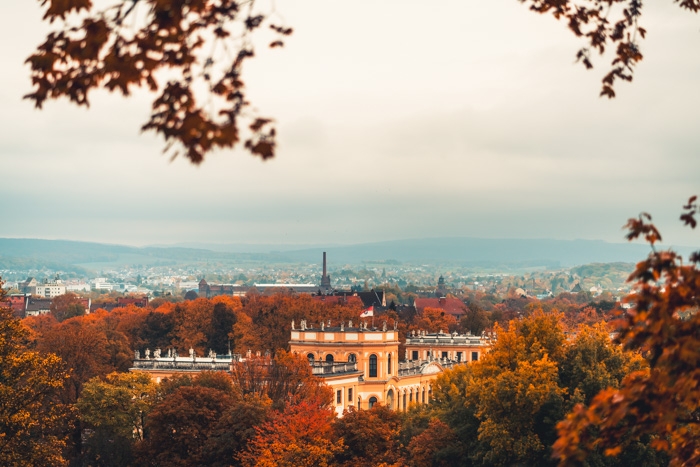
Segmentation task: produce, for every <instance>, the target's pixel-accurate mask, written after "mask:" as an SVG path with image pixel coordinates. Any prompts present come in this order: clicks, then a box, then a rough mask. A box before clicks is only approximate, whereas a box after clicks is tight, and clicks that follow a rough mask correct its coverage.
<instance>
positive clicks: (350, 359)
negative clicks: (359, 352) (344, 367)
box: [348, 353, 357, 363]
mask: <svg viewBox="0 0 700 467" xmlns="http://www.w3.org/2000/svg"><path fill="white" fill-rule="evenodd" d="M356 361H357V356H356V355H355V354H354V353H351V354H350V355H348V363H355V362H356Z"/></svg>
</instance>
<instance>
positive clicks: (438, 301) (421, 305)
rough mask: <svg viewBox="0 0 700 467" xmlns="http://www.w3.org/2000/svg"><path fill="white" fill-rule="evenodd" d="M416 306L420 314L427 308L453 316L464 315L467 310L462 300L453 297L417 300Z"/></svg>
mask: <svg viewBox="0 0 700 467" xmlns="http://www.w3.org/2000/svg"><path fill="white" fill-rule="evenodd" d="M414 305H415V307H416V310H418V313H422V312H423V310H424V309H425V308H439V309H441V310H445V313H448V314H450V315H453V316H461V315H463V314H464V313H465V312H466V308H467V307H466V305H465V304H464V303H463V302H462V300H460V299H458V298H452V297H447V298H446V297H440V298H437V297H435V298H416V301H415V304H414Z"/></svg>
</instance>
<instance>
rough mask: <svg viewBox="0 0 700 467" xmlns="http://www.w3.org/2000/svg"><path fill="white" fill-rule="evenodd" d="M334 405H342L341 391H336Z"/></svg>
mask: <svg viewBox="0 0 700 467" xmlns="http://www.w3.org/2000/svg"><path fill="white" fill-rule="evenodd" d="M326 400H328V399H326ZM335 403H336V404H342V403H343V391H342V390H341V389H338V391H337V392H336V393H335Z"/></svg>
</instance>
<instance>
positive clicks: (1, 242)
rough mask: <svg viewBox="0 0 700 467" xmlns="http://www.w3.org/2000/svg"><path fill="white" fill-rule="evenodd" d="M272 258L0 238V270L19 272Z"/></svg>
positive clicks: (213, 252) (184, 249)
mask: <svg viewBox="0 0 700 467" xmlns="http://www.w3.org/2000/svg"><path fill="white" fill-rule="evenodd" d="M275 256H276V255H270V254H262V255H261V254H255V253H244V254H241V253H222V252H215V251H210V250H203V249H194V248H174V247H170V248H155V247H147V248H138V247H131V246H124V245H109V244H103V243H91V242H77V241H67V240H40V239H16V238H0V269H20V268H23V267H24V266H26V267H31V268H36V269H40V268H41V267H42V266H43V267H50V268H51V269H65V270H72V269H73V268H74V266H76V265H79V266H82V267H84V268H87V269H91V267H95V268H102V267H107V266H122V265H135V264H141V265H152V264H159V265H170V264H172V265H176V264H180V265H182V264H200V263H210V264H219V263H230V262H249V261H267V260H268V259H269V258H274V257H275Z"/></svg>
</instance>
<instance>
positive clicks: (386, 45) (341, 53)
mask: <svg viewBox="0 0 700 467" xmlns="http://www.w3.org/2000/svg"><path fill="white" fill-rule="evenodd" d="M38 4H39V2H38V1H30V0H4V1H2V2H0V57H1V58H2V69H1V72H0V109H1V111H0V163H1V166H2V177H1V179H0V200H1V201H2V206H3V207H4V209H3V211H4V215H3V216H2V218H3V221H2V222H0V237H32V238H56V239H73V240H88V241H97V242H109V243H121V244H130V245H145V244H152V243H175V242H192V241H200V242H210V243H211V242H215V243H216V242H218V243H239V242H243V243H305V244H320V245H323V244H338V243H346V244H347V243H361V242H367V241H377V240H391V239H399V238H420V237H443V236H470V237H500V238H504V237H505V238H508V237H510V238H557V239H575V238H586V239H603V240H608V241H615V242H621V241H623V231H622V229H621V226H622V224H623V223H624V222H625V220H626V219H627V218H628V217H630V216H633V215H636V214H637V213H639V212H640V211H643V210H646V211H649V212H651V213H652V214H653V215H654V217H655V220H657V221H658V226H659V227H660V228H661V230H662V233H665V234H666V238H667V240H668V241H669V242H670V243H673V244H685V245H696V244H697V243H698V242H697V238H698V232H695V233H692V232H689V231H688V232H686V231H685V230H687V229H682V228H681V226H680V223H679V222H677V221H676V219H677V217H678V214H679V212H680V206H681V204H682V203H683V202H684V201H685V200H686V199H687V198H688V197H689V196H690V195H692V194H700V130H699V128H700V117H699V113H700V110H699V109H700V88H698V83H700V16H698V15H693V14H691V13H686V12H684V11H682V10H680V9H679V8H678V7H677V6H676V5H674V4H673V3H672V2H671V0H665V1H662V2H653V4H652V3H651V2H649V4H646V5H645V17H644V19H643V25H644V26H645V27H646V29H647V30H648V35H647V39H646V40H645V41H643V43H642V52H643V53H644V56H645V58H644V60H643V61H642V63H641V64H640V65H639V66H638V67H637V72H636V74H635V78H634V82H633V83H632V84H622V83H621V84H619V85H618V86H617V88H616V90H617V93H618V98H616V99H614V100H612V101H609V100H607V99H602V98H599V97H598V93H599V88H600V78H601V76H602V74H603V72H604V71H605V70H606V66H607V63H608V59H601V58H599V57H596V58H595V60H594V64H595V65H596V68H595V69H594V70H593V71H586V70H585V69H584V68H583V67H582V66H581V65H578V64H574V57H575V53H576V50H577V49H578V47H579V46H580V45H581V43H580V42H578V41H577V40H576V39H575V38H574V37H573V36H572V35H571V34H570V33H569V32H568V31H567V30H566V28H565V25H564V24H562V23H559V22H557V21H555V20H553V19H552V18H551V17H548V16H540V15H536V14H534V13H531V12H530V11H528V10H527V8H526V7H525V6H523V5H522V4H520V3H519V2H518V1H516V0H455V1H452V0H450V1H446V0H440V1H435V2H425V1H420V2H419V1H414V0H371V1H370V0H354V1H347V0H344V1H339V0H284V1H278V2H277V9H278V11H279V12H280V13H281V14H282V15H283V16H284V20H285V21H286V23H287V24H288V25H289V26H292V27H294V31H295V32H294V34H293V35H292V36H291V37H290V38H288V39H287V40H286V45H285V47H284V48H282V49H274V50H269V49H264V48H263V47H259V54H258V56H257V57H256V58H254V59H253V60H251V61H250V62H249V63H248V66H247V67H246V68H245V69H244V79H245V81H246V84H247V86H248V92H249V97H250V100H251V101H252V103H253V104H254V106H255V107H256V108H257V109H258V110H259V112H260V114H261V115H264V116H271V117H274V118H275V119H276V121H277V128H278V132H279V135H280V136H279V147H278V156H277V157H276V158H275V159H274V160H272V161H267V162H262V161H260V160H259V159H257V158H254V157H251V156H250V155H248V154H247V153H246V152H244V151H243V150H240V149H238V150H235V151H230V152H221V153H218V154H215V155H213V156H210V157H209V159H208V160H206V161H205V163H204V164H203V165H202V166H200V167H194V166H192V165H190V164H189V163H188V162H187V161H186V160H184V159H176V160H175V161H174V162H172V163H171V162H170V161H169V158H168V157H167V156H164V155H162V154H161V149H162V147H163V143H162V141H161V140H160V139H158V138H157V137H156V136H155V135H153V134H143V135H142V134H140V133H139V128H140V126H141V125H142V124H143V123H144V122H145V121H146V120H147V118H148V114H149V109H150V101H149V96H147V95H146V94H138V95H136V96H135V98H132V99H130V100H124V99H122V98H120V97H118V96H113V95H109V94H107V93H103V92H100V93H97V94H95V95H93V98H92V107H91V108H90V109H89V110H85V109H78V108H76V107H75V106H71V105H70V104H68V103H66V102H65V101H59V102H49V103H48V104H47V105H46V106H45V108H44V110H43V111H37V110H34V109H33V107H32V104H31V103H30V102H29V101H23V100H22V99H21V96H22V95H23V94H26V93H27V92H29V91H30V85H29V71H28V68H27V67H26V66H25V65H24V64H23V61H24V59H25V58H26V57H27V56H28V55H29V54H30V53H31V52H32V50H33V48H34V47H36V45H37V44H39V43H40V41H42V39H43V36H44V34H45V32H46V31H47V26H46V25H44V24H42V23H41V21H40V18H41V15H42V13H41V10H40V8H39V6H38ZM261 45H264V44H261Z"/></svg>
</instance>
